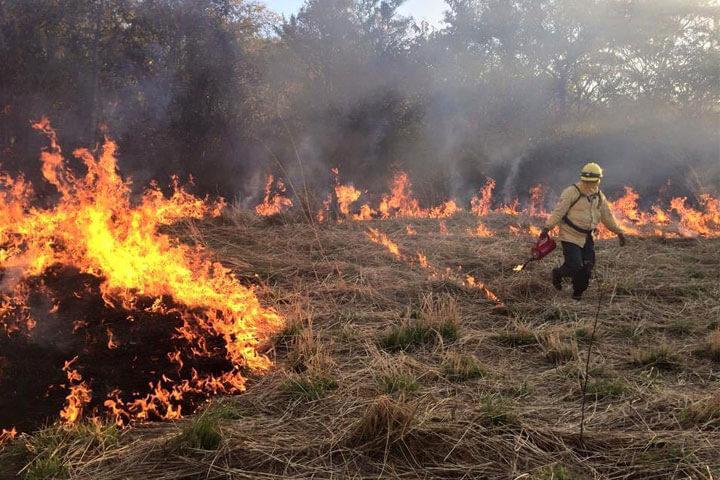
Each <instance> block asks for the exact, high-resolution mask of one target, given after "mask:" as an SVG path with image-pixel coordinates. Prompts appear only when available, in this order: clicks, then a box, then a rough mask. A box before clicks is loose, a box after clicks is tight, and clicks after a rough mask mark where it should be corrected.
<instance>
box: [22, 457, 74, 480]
mask: <svg viewBox="0 0 720 480" xmlns="http://www.w3.org/2000/svg"><path fill="white" fill-rule="evenodd" d="M23 478H24V479H25V480H49V479H52V480H61V479H65V478H69V476H68V471H67V468H66V467H65V465H63V463H62V461H61V460H60V459H59V458H57V457H56V456H50V457H40V458H38V459H36V460H34V461H33V462H32V463H31V464H30V465H29V466H28V468H27V470H25V474H24V475H23Z"/></svg>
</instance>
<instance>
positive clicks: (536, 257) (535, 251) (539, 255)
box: [514, 233, 557, 272]
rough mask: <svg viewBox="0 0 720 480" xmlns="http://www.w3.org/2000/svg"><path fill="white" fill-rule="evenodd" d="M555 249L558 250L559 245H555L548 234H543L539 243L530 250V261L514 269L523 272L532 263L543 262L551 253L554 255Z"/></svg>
mask: <svg viewBox="0 0 720 480" xmlns="http://www.w3.org/2000/svg"><path fill="white" fill-rule="evenodd" d="M555 248H557V243H555V240H553V239H552V238H551V237H550V235H548V234H547V233H543V234H541V235H540V237H539V238H538V240H537V242H535V245H533V246H532V248H531V249H530V258H529V259H528V261H527V262H525V263H523V264H522V265H518V266H517V267H515V268H514V270H515V271H516V272H522V271H523V270H525V267H527V266H528V265H529V264H530V263H531V262H537V261H540V260H542V259H543V258H545V257H547V256H548V255H550V253H552V252H553V250H555Z"/></svg>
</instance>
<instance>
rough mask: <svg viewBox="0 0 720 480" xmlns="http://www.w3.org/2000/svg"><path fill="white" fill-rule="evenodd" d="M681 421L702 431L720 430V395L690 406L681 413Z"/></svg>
mask: <svg viewBox="0 0 720 480" xmlns="http://www.w3.org/2000/svg"><path fill="white" fill-rule="evenodd" d="M680 421H681V422H682V423H683V424H685V425H686V426H695V427H697V428H700V429H702V430H720V393H717V394H715V395H714V396H712V397H709V398H705V399H702V400H698V401H696V402H693V403H691V404H689V405H688V406H687V407H685V408H684V409H682V411H681V412H680Z"/></svg>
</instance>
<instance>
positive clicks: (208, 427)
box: [173, 414, 223, 450]
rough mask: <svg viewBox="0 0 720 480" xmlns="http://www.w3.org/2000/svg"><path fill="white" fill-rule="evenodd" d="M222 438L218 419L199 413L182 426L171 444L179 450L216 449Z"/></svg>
mask: <svg viewBox="0 0 720 480" xmlns="http://www.w3.org/2000/svg"><path fill="white" fill-rule="evenodd" d="M222 440H223V436H222V432H221V431H220V422H219V419H218V418H217V417H216V416H213V415H204V414H201V415H198V416H196V417H193V418H192V419H191V420H190V421H188V422H187V423H185V424H184V425H183V426H182V429H181V431H180V433H179V434H178V436H177V437H176V438H175V439H174V441H173V444H174V445H175V446H176V447H177V448H179V449H180V450H217V449H218V448H219V447H220V444H221V443H222Z"/></svg>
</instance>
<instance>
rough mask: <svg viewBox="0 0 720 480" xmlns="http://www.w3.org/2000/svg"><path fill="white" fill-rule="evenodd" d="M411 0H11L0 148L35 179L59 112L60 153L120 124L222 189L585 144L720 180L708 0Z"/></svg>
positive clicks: (136, 150)
mask: <svg viewBox="0 0 720 480" xmlns="http://www.w3.org/2000/svg"><path fill="white" fill-rule="evenodd" d="M402 3H403V0H385V1H381V0H306V2H305V3H304V5H303V7H302V8H301V10H300V11H299V13H298V14H297V15H294V16H291V17H290V18H281V17H278V16H277V15H276V14H274V13H273V12H271V11H269V10H268V9H267V8H265V7H264V6H263V5H262V4H259V3H256V2H250V1H244V0H0V63H1V66H2V68H1V69H0V161H1V162H2V164H3V167H4V168H9V169H14V170H22V171H24V172H25V173H26V174H27V175H28V176H30V177H31V178H33V175H35V174H36V172H37V171H38V170H39V169H38V168H37V164H36V162H37V152H38V149H39V148H40V147H41V146H42V139H41V138H39V137H38V136H37V135H36V134H34V133H33V132H32V131H31V129H30V128H29V124H30V122H31V121H32V120H35V119H37V118H39V117H40V116H42V115H47V116H49V117H50V118H51V119H52V121H53V123H54V124H55V125H56V126H57V128H58V131H59V134H60V138H61V141H62V142H63V144H65V145H67V146H68V148H66V151H70V150H71V149H72V148H73V147H75V146H86V145H94V144H96V143H98V142H99V141H101V139H102V136H103V135H104V134H105V132H108V133H109V134H110V135H111V136H112V137H113V138H115V139H117V140H118V142H119V145H120V152H121V167H122V168H123V170H124V171H125V172H129V173H131V175H132V176H133V178H135V180H136V183H138V184H143V183H146V182H147V181H148V180H149V179H151V178H156V179H158V180H160V181H161V182H163V181H164V180H166V179H167V178H168V176H169V175H171V174H174V173H179V174H181V175H192V176H193V177H194V179H195V184H196V186H197V188H198V189H199V190H201V191H204V192H209V193H218V194H222V195H225V196H227V197H230V198H232V197H240V198H246V197H250V196H252V195H254V194H256V193H257V192H258V190H259V186H260V185H261V183H262V182H261V178H262V176H263V175H264V174H265V173H267V172H270V171H273V172H276V173H278V174H279V175H281V176H285V177H288V178H290V179H295V181H296V183H297V182H300V181H304V182H306V183H307V182H310V183H318V184H323V185H328V184H330V183H331V180H330V179H331V175H332V174H331V173H330V168H332V167H338V168H339V169H340V172H341V174H342V175H343V177H345V178H346V179H349V180H354V181H355V182H356V183H357V184H359V186H361V187H365V188H371V187H375V186H377V185H379V184H380V183H381V182H384V181H386V180H387V178H388V177H389V176H390V172H391V171H392V170H393V169H396V168H403V169H407V170H410V172H411V173H412V175H413V178H415V179H416V184H417V189H418V191H419V192H420V193H421V194H422V196H424V198H428V199H431V198H432V197H444V196H447V195H463V194H465V193H466V192H467V191H469V189H472V188H474V187H476V186H478V185H479V184H480V183H481V182H482V180H483V179H484V177H485V176H487V175H493V176H496V177H499V178H500V180H501V182H504V188H505V189H506V190H507V189H508V188H518V189H521V188H523V186H524V185H526V184H529V183H531V182H534V181H535V180H538V181H543V180H545V181H548V182H550V183H552V182H554V181H566V178H565V176H567V175H568V174H566V173H564V172H565V170H572V172H571V173H572V174H573V175H574V173H575V172H574V170H573V169H572V168H570V167H571V165H572V164H573V162H575V161H579V160H577V159H582V160H584V159H586V158H587V159H589V158H590V157H593V159H596V160H598V161H605V162H608V163H609V164H611V165H616V166H617V168H618V169H620V168H622V170H623V176H625V177H629V178H630V180H633V178H634V177H637V180H638V181H639V182H641V181H643V179H645V180H647V182H648V187H649V186H650V184H653V183H657V182H658V181H661V180H659V178H660V176H661V175H667V174H668V173H669V174H670V175H672V174H673V172H676V171H677V170H678V168H681V167H682V166H683V165H689V166H692V167H693V169H694V170H693V171H695V172H696V173H697V177H698V179H702V183H704V185H703V187H704V188H709V189H712V188H717V185H718V184H720V180H718V179H719V178H720V177H718V176H717V175H718V172H717V171H716V170H715V169H714V165H715V164H716V163H717V158H718V147H717V141H716V129H717V126H718V113H719V112H718V105H720V103H719V101H720V89H719V85H720V55H719V54H718V52H719V49H718V46H719V45H720V38H719V37H718V33H717V28H716V26H717V22H718V19H719V18H720V6H718V4H717V2H715V1H714V0H514V1H512V2H510V1H505V0H447V1H446V3H447V11H446V14H445V21H444V22H443V23H442V24H441V25H440V26H438V27H433V26H430V25H428V24H425V23H422V22H419V21H417V20H416V19H414V18H412V17H405V16H403V15H401V14H400V13H399V12H398V9H399V8H400V7H401V5H402ZM566 166H567V167H568V168H565V167H566ZM649 166H652V167H653V168H654V173H653V175H654V176H657V177H658V179H655V178H654V176H653V178H652V179H651V180H648V178H647V175H648V168H649ZM556 170H559V171H560V172H561V173H557V171H556ZM685 173H686V172H685ZM685 173H683V175H685ZM558 176H559V177H560V178H559V179H558ZM571 178H573V177H572V176H567V181H570V179H571ZM503 179H504V180H503ZM698 182H701V180H698Z"/></svg>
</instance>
